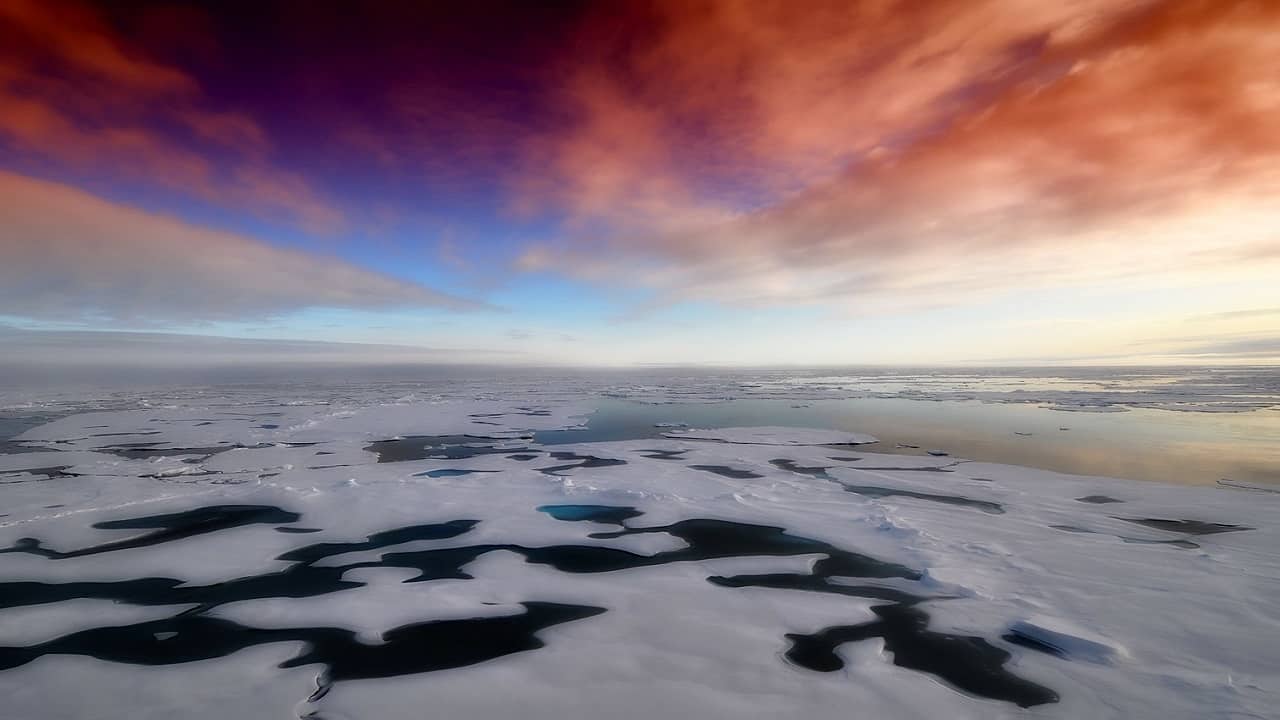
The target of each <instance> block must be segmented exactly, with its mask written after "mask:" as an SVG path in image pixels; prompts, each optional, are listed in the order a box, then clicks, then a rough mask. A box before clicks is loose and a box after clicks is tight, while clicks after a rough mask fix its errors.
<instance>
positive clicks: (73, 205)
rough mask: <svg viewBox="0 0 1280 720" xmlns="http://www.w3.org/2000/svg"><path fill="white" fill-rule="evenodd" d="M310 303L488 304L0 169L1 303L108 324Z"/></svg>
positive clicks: (272, 311)
mask: <svg viewBox="0 0 1280 720" xmlns="http://www.w3.org/2000/svg"><path fill="white" fill-rule="evenodd" d="M309 307H334V308H354V309H379V308H423V307H435V308H447V309H454V310H466V309H477V308H482V307H486V306H485V305H484V304H483V303H480V302H476V301H473V300H467V299H464V298H459V297H455V296H452V295H448V294H446V293H442V292H439V291H436V290H432V289H430V288H427V287H424V286H422V285H418V284H415V283H411V282H407V281H405V280H400V279H396V278H393V277H389V276H386V275H381V274H378V273H375V272H371V271H369V270H365V269H363V268H360V267H357V266H355V265H352V264H350V263H347V262H345V261H342V260H340V259H337V258H331V257H324V256H318V255H312V254H308V253H303V252H297V251H293V250H285V249H280V248H277V247H273V246H271V245H268V244H266V243H264V242H261V241H259V240H256V239H254V238H250V237H245V236H242V235H236V234H232V233H228V232H220V231H217V230H212V229H208V228H203V227H199V226H195V225H191V224H188V223H185V222H183V221H181V220H178V219H175V218H171V217H167V216H164V215H157V214H152V213H147V212H144V211H141V210H138V209H136V208H132V207H128V206H124V205H118V204H115V203H112V202H109V201H106V200H103V199H100V198H97V197H95V196H93V195H90V194H88V193H85V192H83V191H80V190H77V189H75V188H71V187H69V186H66V185H61V184H57V183H52V182H46V181H41V180H35V179H31V178H27V177H23V176H21V175H15V174H12V173H7V172H3V171H0V308H3V310H4V312H5V313H6V314H9V315H14V316H23V317H30V318H40V319H49V320H101V321H105V322H110V323H148V322H173V321H211V320H224V319H225V320H243V319H249V318H261V317H267V316H272V315H277V314H281V313H288V312H291V311H296V310H300V309H303V308H309Z"/></svg>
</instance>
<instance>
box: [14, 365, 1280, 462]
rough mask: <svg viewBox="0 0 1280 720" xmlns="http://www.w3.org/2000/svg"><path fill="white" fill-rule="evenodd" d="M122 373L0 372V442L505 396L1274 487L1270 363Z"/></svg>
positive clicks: (607, 433) (702, 423) (1277, 434)
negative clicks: (82, 420)
mask: <svg viewBox="0 0 1280 720" xmlns="http://www.w3.org/2000/svg"><path fill="white" fill-rule="evenodd" d="M140 373H141V371H139V373H134V374H126V375H124V376H120V377H110V378H98V377H94V378H81V377H74V376H69V377H57V378H54V377H36V376H28V375H22V374H15V373H12V372H4V373H0V453H7V452H17V451H21V449H20V448H18V447H17V446H15V445H14V444H12V443H6V442H5V440H6V439H7V438H10V437H12V436H14V435H17V434H18V433H20V432H22V431H24V430H26V429H27V428H29V427H33V426H35V425H38V424H41V423H43V422H47V421H49V420H52V419H54V418H56V417H59V416H62V415H68V414H72V413H76V412H85V411H90V410H115V409H138V408H148V407H164V406H200V407H243V406H256V405H264V406H265V405H273V404H276V403H280V402H297V403H303V404H309V403H329V404H335V405H350V404H354V405H366V404H380V403H388V402H391V403H394V402H406V401H410V402H411V401H423V400H470V399H475V398H502V397H516V396H518V397H528V398H529V399H530V402H561V401H573V402H580V403H583V404H586V405H588V406H590V407H594V408H596V412H595V413H594V414H593V415H592V416H591V417H590V420H589V424H588V427H587V429H586V430H578V431H556V432H544V433H539V434H538V437H537V439H538V441H539V442H542V443H547V444H560V443H574V442H589V441H597V440H629V439H638V438H650V437H660V436H661V434H662V433H663V432H665V431H667V430H668V429H669V428H661V427H655V425H656V424H658V423H686V424H688V425H691V426H696V427H717V426H719V427H725V426H734V425H790V426H796V427H815V428H831V429H838V430H850V431H857V432H865V433H870V434H872V435H875V436H876V437H878V438H880V440H881V442H880V443H879V444H877V445H872V446H869V448H868V449H873V450H875V451H878V452H893V453H906V454H921V453H925V452H927V451H929V450H934V451H943V452H947V453H950V454H951V455H954V456H956V457H963V458H968V459H972V460H979V461H987V462H999V463H1009V464H1016V465H1026V466H1030V467H1040V468H1046V469H1050V470H1058V471H1061V472H1069V473H1077V474H1087V475H1104V476H1113V477H1123V478H1133V479H1139V480H1156V481H1164V482H1177V483H1196V484H1208V483H1214V482H1217V481H1219V480H1221V479H1228V480H1231V481H1236V482H1247V483H1275V484H1280V368H1275V367H1236V368H988V369H966V370H956V369H950V370H929V369H911V370H908V369H888V368H846V369H831V368H825V369H823V368H818V369H812V368H811V369H796V368H786V369H744V370H724V369H707V368H693V369H689V368H686V369H673V368H654V369H638V370H637V369H633V370H584V369H575V370H565V369H556V368H524V369H518V368H493V367H487V368H475V367H471V368H468V367H445V366H419V367H409V368H406V367H385V368H368V367H362V368H353V367H330V366H323V367H322V366H315V367H311V366H306V365H299V366H273V367H270V368H251V367H237V368H231V369H221V370H217V371H197V370H191V371H189V372H188V373H187V374H186V375H183V374H181V373H179V371H178V370H170V371H168V374H165V373H156V374H153V375H152V376H145V377H144V376H143V375H142V374H140ZM159 383H166V385H163V386H162V385H160V384H159ZM1054 408H1059V409H1054ZM1061 408H1068V409H1073V408H1074V409H1077V410H1079V409H1085V410H1090V412H1066V411H1063V410H1062V409H1061ZM1096 410H1102V411H1106V412H1092V411H1096ZM1206 410H1215V411H1216V412H1207V411H1206ZM1223 410H1232V411H1233V412H1222V411H1223ZM904 446H917V447H904Z"/></svg>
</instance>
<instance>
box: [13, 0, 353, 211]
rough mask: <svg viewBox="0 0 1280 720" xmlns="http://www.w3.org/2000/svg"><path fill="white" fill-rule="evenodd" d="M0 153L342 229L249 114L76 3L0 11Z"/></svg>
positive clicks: (16, 4)
mask: <svg viewBox="0 0 1280 720" xmlns="http://www.w3.org/2000/svg"><path fill="white" fill-rule="evenodd" d="M0 107H3V108H4V112H2V113H0V145H8V146H9V147H10V148H12V149H13V150H14V151H15V152H16V153H17V155H18V156H21V157H27V158H32V159H36V160H39V161H41V162H45V163H53V164H55V165H56V166H60V167H62V168H65V169H70V170H72V171H76V172H79V173H85V172H88V173H90V174H92V173H101V174H105V175H106V176H107V177H109V178H111V179H112V181H113V182H115V183H119V182H121V181H128V182H135V183H140V184H142V185H144V186H146V187H164V188H167V189H169V190H172V191H177V192H179V193H183V194H186V195H188V196H190V197H194V198H196V199H199V200H202V201H205V202H209V203H213V204H217V205H220V206H222V207H231V208H234V209H236V210H237V211H249V212H252V213H257V214H259V215H262V216H267V217H270V218H271V219H276V220H283V221H287V222H291V223H296V224H298V225H301V226H303V227H305V228H307V229H308V230H310V231H314V232H333V231H336V230H338V229H340V228H342V226H343V225H344V223H345V220H344V217H343V214H342V213H341V212H340V211H339V210H338V209H337V208H336V207H335V205H334V204H333V203H332V202H327V201H326V200H325V199H323V198H322V197H321V195H320V193H318V192H317V191H316V190H315V189H314V188H313V187H312V186H311V184H310V183H309V182H308V181H307V180H306V179H305V178H303V177H302V176H301V175H299V174H297V173H295V172H292V171H289V170H286V169H282V168H279V167H276V166H275V165H273V164H272V163H271V162H270V157H269V156H270V151H271V140H270V138H269V137H268V136H267V133H266V131H265V130H264V129H263V128H262V127H261V126H260V125H259V124H258V123H257V122H256V121H255V120H254V119H253V118H252V117H251V116H250V115H248V114H245V113H243V112H239V111H234V110H218V109H212V108H210V107H209V103H208V102H207V100H206V98H205V96H204V93H203V92H202V90H201V88H200V85H199V83H198V82H197V81H196V79H195V78H193V77H192V76H190V75H188V74H187V73H185V72H183V71H182V70H181V69H179V68H176V67H173V66H170V65H166V64H164V63H162V62H159V61H157V60H154V59H151V58H148V57H147V56H146V54H145V53H144V52H143V51H142V50H141V49H139V48H138V47H135V46H134V45H132V44H131V43H130V42H129V41H128V40H127V39H126V38H125V37H123V36H121V35H120V34H119V33H117V32H115V31H114V30H113V29H112V28H111V27H110V26H109V25H108V24H107V23H106V22H104V21H103V20H102V18H101V17H99V15H98V14H97V13H96V12H95V11H94V10H92V9H91V8H89V7H88V6H86V5H83V4H81V3H78V2H74V1H73V0H6V2H4V3H0Z"/></svg>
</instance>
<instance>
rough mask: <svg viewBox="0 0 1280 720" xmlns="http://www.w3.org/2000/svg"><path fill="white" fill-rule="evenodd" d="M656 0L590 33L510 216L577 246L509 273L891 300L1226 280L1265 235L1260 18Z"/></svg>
mask: <svg viewBox="0 0 1280 720" xmlns="http://www.w3.org/2000/svg"><path fill="white" fill-rule="evenodd" d="M656 7H657V11H656V12H655V13H654V16H653V17H649V18H647V20H648V22H649V23H650V27H651V29H652V32H651V33H650V34H643V33H633V34H631V35H628V36H627V37H628V38H629V39H630V41H631V43H630V45H624V44H622V43H614V42H613V41H614V40H617V39H618V38H615V37H611V36H610V35H609V34H608V33H607V32H601V33H597V34H596V35H592V37H596V36H599V37H603V38H605V39H604V40H603V41H601V42H600V43H599V44H598V45H597V46H591V45H590V44H589V48H590V51H589V52H588V54H587V57H588V58H591V57H594V58H595V60H596V62H594V63H593V62H586V63H584V65H583V66H582V68H581V69H580V70H579V71H578V72H577V73H576V74H575V75H574V76H573V79H572V80H571V82H569V83H568V84H567V86H566V95H565V97H564V99H563V102H564V105H565V107H566V108H567V109H568V112H569V113H570V114H571V116H572V117H573V118H574V122H572V123H570V125H569V126H568V128H567V129H566V130H565V131H563V132H559V133H555V134H552V135H549V136H547V137H544V138H541V139H540V140H539V142H538V144H537V146H536V148H535V150H534V152H535V153H536V156H537V157H539V158H540V160H541V162H542V163H543V164H544V165H546V166H548V167H550V168H552V172H551V173H550V174H549V175H547V176H546V177H545V178H544V179H543V182H542V183H541V184H540V185H536V186H535V185H530V186H528V187H527V188H526V201H527V202H532V203H537V202H551V203H555V204H557V205H558V206H560V207H563V208H566V209H567V210H568V211H569V212H570V213H571V215H572V221H571V222H570V224H569V225H568V228H569V232H570V234H571V240H570V241H569V242H567V243H562V244H560V245H557V246H547V247H541V248H535V249H532V250H531V251H530V252H529V253H528V254H527V255H526V257H525V258H524V264H525V266H526V267H538V268H547V267H554V268H560V269H562V270H565V271H567V272H571V273H575V274H578V275H582V276H585V277H592V278H598V279H604V278H608V279H609V280H610V281H617V280H618V279H625V280H629V281H632V282H636V283H639V284H644V285H648V286H651V287H654V288H656V289H658V290H659V291H660V292H661V293H662V294H663V295H664V296H665V297H667V298H670V299H681V298H694V299H710V300H721V301H727V302H738V303H748V304H751V303H779V302H781V303H787V302H837V303H842V304H855V305H861V306H866V305H872V306H895V305H898V306H900V305H901V304H902V303H903V302H911V303H915V304H920V303H924V304H933V303H938V302H941V301H946V300H947V299H950V300H952V301H954V300H955V299H956V298H958V297H963V296H970V297H983V296H988V295H990V294H991V293H993V292H997V291H1000V290H1003V289H1009V288H1017V287H1034V286H1041V285H1043V284H1045V283H1048V284H1070V283H1080V282H1099V281H1105V282H1118V281H1121V280H1125V281H1133V280H1134V279H1135V278H1137V279H1141V278H1151V277H1155V276H1164V277H1175V276H1176V277H1182V278H1184V279H1185V278H1188V277H1192V276H1196V275H1199V276H1201V277H1210V276H1212V277H1216V278H1222V277H1226V276H1229V275H1230V274H1231V273H1233V272H1251V271H1255V270H1257V269H1258V268H1257V266H1256V264H1255V265H1253V266H1251V267H1245V266H1244V265H1243V264H1242V263H1239V262H1232V261H1231V259H1230V258H1231V257H1232V255H1233V253H1235V251H1238V250H1241V249H1244V248H1254V251H1251V252H1250V254H1251V255H1253V256H1257V250H1256V249H1257V248H1263V249H1265V248H1267V247H1272V248H1274V247H1275V245H1276V243H1277V242H1280V209H1277V208H1276V205H1275V203H1274V198H1275V197H1277V196H1280V124H1277V123H1275V122H1273V119H1274V118H1275V117H1276V116H1277V113H1280V82H1278V81H1277V80H1276V79H1275V74H1274V71H1273V69H1272V68H1275V67H1277V66H1280V46H1277V45H1276V43H1275V41H1274V33H1273V28H1275V27H1277V26H1280V5H1277V4H1275V3H1264V2H1208V1H1206V2H1160V1H1156V0H1149V1H1142V2H1129V3H1117V2H1100V1H1099V2H1090V1H1085V2H1078V3H1040V2H1026V1H1022V0H982V1H978V2H888V3H864V4H853V3H843V2H831V3H813V4H812V5H811V6H810V7H808V11H806V12H803V13H800V12H795V11H794V7H793V6H792V5H791V4H788V3H716V2H704V3H686V2H679V3H676V2H672V3H659V4H657V6H656ZM632 20H634V18H632ZM605 27H608V25H607V23H606V24H605ZM636 37H643V38H644V40H643V41H637V40H636ZM592 53H594V54H592ZM619 57H620V58H621V60H620V61H619V60H618V58H619ZM726 186H727V187H732V188H736V190H737V192H735V193H731V194H726V193H724V192H723V190H722V189H723V188H724V187H726ZM1210 257H1212V258H1218V261H1216V262H1212V263H1206V262H1203V260H1204V259H1205V258H1210Z"/></svg>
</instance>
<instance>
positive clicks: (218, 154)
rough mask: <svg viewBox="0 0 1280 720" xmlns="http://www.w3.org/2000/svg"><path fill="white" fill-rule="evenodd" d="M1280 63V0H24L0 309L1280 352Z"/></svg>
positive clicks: (614, 357) (185, 331) (499, 352)
mask: <svg viewBox="0 0 1280 720" xmlns="http://www.w3.org/2000/svg"><path fill="white" fill-rule="evenodd" d="M1278 67H1280V0H1203V1H1200V0H1105V1H1104V0H1072V1H1071V2H1053V3H1051V2H1043V1H1042V0H867V1H863V2H858V1H854V0H840V1H837V2H828V1H826V0H777V1H775V0H719V1H706V0H670V1H665V0H655V1H653V2H626V1H623V0H619V1H618V2H608V3H600V2H569V1H561V2H554V1H549V2H539V3H532V2H493V1H491V0H468V2H465V3H410V2H403V3H399V2H372V3H361V4H356V3H313V2H303V1H297V2H270V1H263V0H259V1H256V2H242V1H239V0H229V1H226V2H208V3H200V2H154V1H151V0H115V1H113V2H103V3H99V4H91V3H83V2H63V1H61V0H59V1H51V0H3V2H0V340H2V341H3V342H4V344H6V345H8V346H9V347H10V351H11V352H14V353H15V355H16V354H18V348H21V349H22V350H21V354H22V356H23V357H24V358H29V359H31V361H32V362H39V361H42V360H49V359H59V358H61V359H65V358H67V357H70V356H71V355H73V354H74V355H76V356H77V357H79V356H85V357H96V358H98V359H101V358H102V357H104V355H103V354H102V353H99V354H98V355H94V354H93V352H92V351H93V350H94V349H95V348H97V349H99V350H102V352H103V353H108V354H109V355H110V356H111V357H117V358H127V359H129V360H130V361H133V360H136V359H139V358H144V357H155V358H163V362H184V361H185V362H190V361H191V357H193V356H208V355H209V353H208V348H209V347H210V343H216V344H218V347H219V348H220V349H219V351H218V352H217V353H215V354H216V355H217V357H219V358H224V359H233V358H235V357H239V356H241V355H244V356H245V357H249V356H252V355H254V353H255V352H260V351H262V349H263V348H268V347H270V348H271V351H270V352H271V354H272V355H273V356H279V357H284V358H289V357H299V358H305V357H310V356H314V355H316V354H317V352H314V348H317V347H321V346H322V345H320V344H323V343H358V344H360V347H359V348H358V349H357V350H358V351H356V352H350V351H351V348H350V347H349V346H345V345H344V346H342V348H344V349H343V350H342V352H344V353H349V354H350V355H351V356H352V357H355V356H359V357H360V358H363V359H366V360H367V359H371V358H372V359H378V358H382V359H387V360H393V359H403V358H406V357H413V358H423V361H432V360H433V359H438V358H448V359H450V360H452V361H464V362H486V363H533V364H567V365H635V364H655V363H657V364H730V365H770V364H799V365H827V364H837V365H838V364H910V365H921V364H988V365H995V364H1056V363H1102V364H1123V363H1165V362H1169V363H1199V364H1215V363H1269V362H1280V120H1278V118H1280V74H1277V72H1276V68H1278ZM102 333H112V334H111V335H109V336H108V335H103V334H102ZM193 335H195V336H201V337H200V338H199V339H198V341H197V342H192V339H191V338H190V337H189V336H193ZM148 338H149V340H148ZM248 341H253V342H248ZM272 343H274V344H272ZM164 344H167V345H166V347H168V348H169V349H167V350H165V351H164V352H160V353H157V352H156V350H155V348H156V347H157V346H158V345H164ZM126 347H127V348H132V350H126V349H122V348H126ZM184 347H185V348H187V349H188V353H187V355H188V357H185V358H184V356H183V353H182V352H181V349H182V348H184ZM325 347H328V346H325ZM334 347H337V346H334ZM68 348H74V349H76V352H74V353H73V352H71V351H70V350H68ZM106 348H110V350H109V352H108V351H107V350H105V349H106ZM299 348H308V350H305V351H303V350H300V349H299ZM250 349H256V350H253V351H252V352H251V351H250ZM319 354H320V355H324V356H326V357H328V354H327V351H326V353H319ZM228 361H229V360H228Z"/></svg>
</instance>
